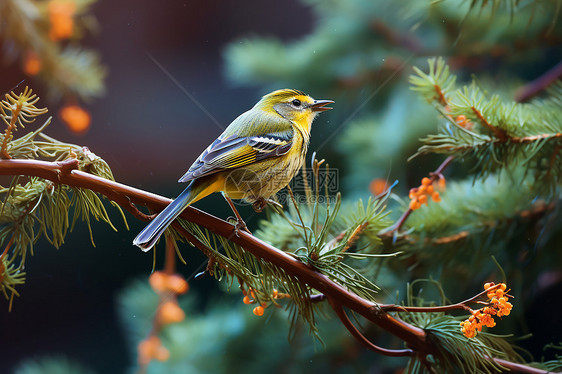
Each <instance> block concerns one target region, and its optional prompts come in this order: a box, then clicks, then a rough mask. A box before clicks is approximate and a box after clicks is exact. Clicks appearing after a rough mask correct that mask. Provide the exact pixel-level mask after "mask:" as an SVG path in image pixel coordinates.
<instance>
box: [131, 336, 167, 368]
mask: <svg viewBox="0 0 562 374" xmlns="http://www.w3.org/2000/svg"><path fill="white" fill-rule="evenodd" d="M137 351H138V354H139V358H138V362H139V364H140V365H148V363H149V362H150V361H151V360H153V359H156V360H159V361H166V360H168V359H169V358H170V351H168V350H167V349H166V348H165V347H164V346H162V342H161V341H160V339H159V338H158V337H157V336H154V335H151V336H149V337H148V338H146V339H145V340H143V341H141V342H140V343H139V345H138V347H137Z"/></svg>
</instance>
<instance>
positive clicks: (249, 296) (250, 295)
mask: <svg viewBox="0 0 562 374" xmlns="http://www.w3.org/2000/svg"><path fill="white" fill-rule="evenodd" d="M240 288H241V290H242V294H243V295H244V298H243V299H242V302H244V304H246V305H249V304H257V303H258V302H259V301H258V299H257V298H256V293H255V292H254V290H253V289H251V288H250V289H249V290H248V291H246V290H245V289H244V287H240ZM285 297H289V295H287V294H282V293H280V292H279V291H277V290H276V289H273V292H272V293H271V295H269V298H270V299H271V300H273V299H281V298H285ZM273 303H275V302H273ZM268 306H269V304H268V303H266V302H261V303H260V305H258V306H256V307H255V308H254V310H253V313H254V314H255V315H256V316H258V317H260V316H263V313H264V312H265V308H267V307H268Z"/></svg>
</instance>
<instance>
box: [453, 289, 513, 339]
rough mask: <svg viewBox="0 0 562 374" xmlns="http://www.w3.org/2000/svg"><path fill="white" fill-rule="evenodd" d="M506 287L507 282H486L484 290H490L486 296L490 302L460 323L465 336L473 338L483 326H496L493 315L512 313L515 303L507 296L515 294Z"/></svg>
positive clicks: (500, 315)
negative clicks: (497, 283)
mask: <svg viewBox="0 0 562 374" xmlns="http://www.w3.org/2000/svg"><path fill="white" fill-rule="evenodd" d="M506 289H507V286H506V285H505V283H500V285H498V286H496V285H495V284H494V283H493V282H489V283H486V284H484V290H486V291H487V290H490V291H488V292H487V293H486V296H488V298H489V299H490V302H489V303H490V304H489V306H486V307H484V308H482V309H479V310H476V311H474V312H472V315H471V316H470V317H469V318H468V319H466V320H464V321H462V322H461V323H460V325H461V332H462V333H463V334H464V336H466V337H467V338H473V337H475V336H476V334H477V331H482V326H487V327H494V326H495V325H496V322H495V321H494V318H493V317H492V316H498V317H502V316H507V315H509V313H511V308H513V305H512V304H511V303H510V302H508V301H507V300H508V299H507V298H508V297H513V296H511V295H508V294H507V292H508V291H506Z"/></svg>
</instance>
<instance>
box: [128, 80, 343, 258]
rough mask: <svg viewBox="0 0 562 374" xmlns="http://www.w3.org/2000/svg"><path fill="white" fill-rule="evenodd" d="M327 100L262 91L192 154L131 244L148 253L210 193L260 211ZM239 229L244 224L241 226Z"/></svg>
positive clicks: (296, 158) (295, 165) (304, 145)
mask: <svg viewBox="0 0 562 374" xmlns="http://www.w3.org/2000/svg"><path fill="white" fill-rule="evenodd" d="M331 103H333V101H332V100H314V99H313V98H311V97H310V96H308V95H306V94H305V93H303V92H301V91H298V90H291V89H284V90H277V91H274V92H272V93H270V94H267V95H265V96H264V97H263V98H262V99H261V100H260V101H258V103H257V104H256V105H255V106H254V107H253V108H252V109H250V110H248V111H247V112H245V113H243V114H241V115H240V116H238V118H236V119H235V120H234V121H232V123H231V124H230V125H229V126H228V127H227V128H226V129H225V130H224V132H223V133H222V134H221V135H220V136H219V137H218V138H217V139H216V140H215V141H214V142H213V143H212V144H211V145H210V146H209V147H207V149H205V151H203V153H202V154H201V155H200V156H199V157H198V158H197V160H196V161H195V162H194V163H193V165H191V167H190V168H189V170H188V171H187V173H185V174H184V175H183V176H182V177H181V178H180V179H179V182H189V185H188V186H187V187H186V189H185V190H184V191H183V192H182V193H181V194H180V195H179V196H178V197H177V198H176V199H175V200H174V201H172V202H171V203H170V204H169V205H168V206H167V207H166V208H165V209H164V210H163V211H162V212H161V213H160V214H159V215H158V216H156V217H155V218H154V219H153V220H152V221H151V222H150V223H149V224H148V225H147V226H146V227H145V228H144V229H143V230H142V231H141V232H140V233H139V234H138V235H137V237H136V238H135V240H134V241H133V244H135V245H137V246H139V247H140V248H141V249H142V250H143V251H145V252H146V251H148V250H150V248H152V247H153V246H154V244H156V242H157V241H158V238H160V236H161V235H162V234H163V233H164V231H165V230H166V228H167V227H168V226H169V225H170V224H171V223H172V221H173V220H174V219H175V218H177V217H178V215H179V214H180V213H181V212H182V211H183V210H184V209H185V208H186V207H187V206H189V205H191V204H193V203H194V202H196V201H197V200H200V199H202V198H204V197H205V196H207V195H210V194H211V193H213V192H222V193H223V194H224V195H225V198H227V201H228V202H229V204H231V207H232V208H233V210H234V212H235V214H236V216H237V217H238V219H239V224H242V225H243V221H242V222H241V219H240V217H239V215H238V212H236V210H235V209H234V206H233V205H232V203H231V201H230V198H232V199H244V200H245V201H247V202H249V203H252V204H254V208H255V209H257V210H261V209H263V207H264V206H265V205H266V200H267V199H269V198H270V197H272V196H273V195H275V194H276V193H277V191H279V190H280V189H282V188H283V187H285V186H287V185H288V184H289V182H290V181H291V179H293V177H294V176H295V175H296V174H297V173H298V171H299V169H300V168H301V166H302V164H303V162H304V160H305V156H306V151H307V149H308V142H309V139H310V127H311V125H312V121H313V120H314V118H315V117H316V115H317V114H318V113H320V112H323V111H325V110H329V109H332V108H329V107H326V105H327V104H331ZM242 227H245V226H242Z"/></svg>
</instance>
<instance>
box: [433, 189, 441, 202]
mask: <svg viewBox="0 0 562 374" xmlns="http://www.w3.org/2000/svg"><path fill="white" fill-rule="evenodd" d="M431 200H433V201H435V202H436V203H438V202H440V201H441V196H439V192H437V191H435V192H434V193H432V194H431Z"/></svg>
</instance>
